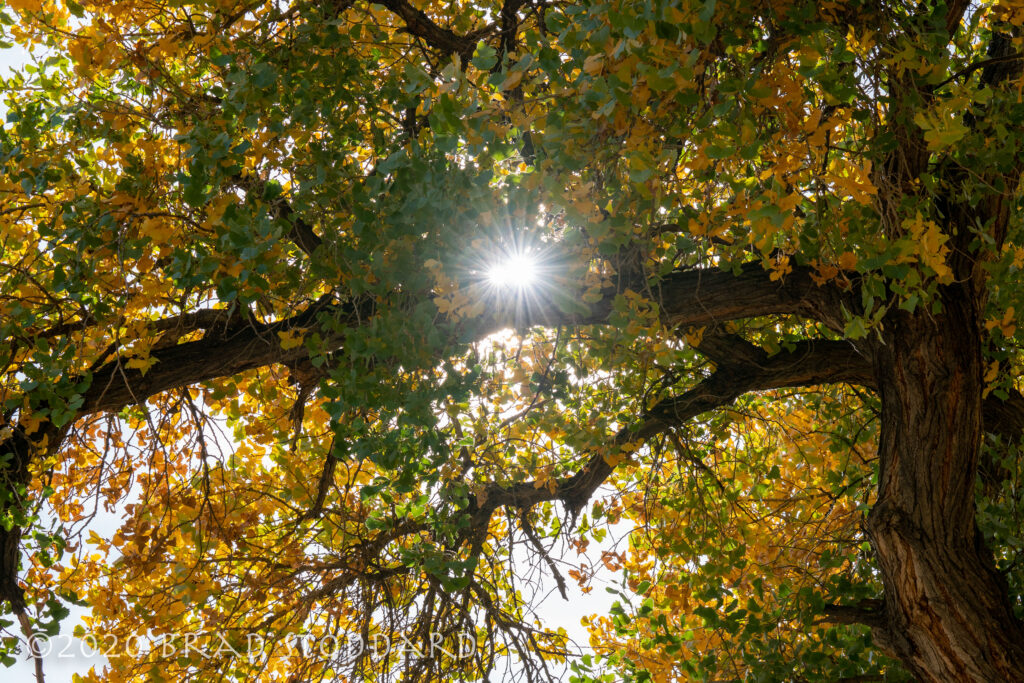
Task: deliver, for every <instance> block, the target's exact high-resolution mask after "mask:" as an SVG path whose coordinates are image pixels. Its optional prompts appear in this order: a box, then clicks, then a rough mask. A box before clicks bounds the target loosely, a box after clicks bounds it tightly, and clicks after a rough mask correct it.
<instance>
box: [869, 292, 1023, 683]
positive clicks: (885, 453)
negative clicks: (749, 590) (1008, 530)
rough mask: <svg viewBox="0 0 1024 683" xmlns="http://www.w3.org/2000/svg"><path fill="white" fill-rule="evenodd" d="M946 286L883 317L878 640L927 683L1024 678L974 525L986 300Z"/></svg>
mask: <svg viewBox="0 0 1024 683" xmlns="http://www.w3.org/2000/svg"><path fill="white" fill-rule="evenodd" d="M970 290H971V285H970V283H969V282H968V283H967V284H964V285H962V286H953V287H950V288H949V289H948V290H947V292H946V293H945V296H944V301H943V304H944V309H943V314H942V315H941V316H937V317H930V316H925V315H916V316H911V315H907V314H903V313H901V314H899V315H894V316H892V317H891V319H890V320H889V321H887V325H886V328H885V331H884V333H883V343H880V344H878V345H877V346H876V349H875V363H876V378H877V384H878V389H879V392H880V394H881V401H882V429H881V436H880V443H879V461H880V473H879V497H878V501H877V503H876V504H875V506H874V508H873V509H872V511H871V513H870V515H869V517H868V525H867V531H868V534H869V536H870V538H871V541H872V546H873V547H874V550H875V553H876V555H877V559H878V564H879V569H880V572H881V578H882V581H883V584H884V586H885V600H884V604H883V607H882V613H881V615H879V616H880V617H881V618H880V619H877V620H876V621H875V628H874V632H875V635H876V637H877V640H878V642H879V644H880V645H881V646H882V647H883V648H885V649H887V650H889V651H890V652H891V653H892V654H893V655H895V656H896V657H898V658H899V659H900V660H901V661H902V662H903V663H904V665H905V666H906V667H907V668H908V669H909V670H910V672H911V673H912V674H913V675H915V676H916V677H917V678H918V679H920V680H922V681H936V682H938V681H943V682H948V681H978V682H979V683H981V682H983V681H984V682H986V683H992V682H995V681H1024V628H1022V625H1021V624H1020V622H1018V621H1017V620H1016V619H1015V618H1014V615H1013V612H1012V608H1011V605H1010V602H1009V599H1008V595H1007V590H1006V585H1005V582H1004V581H1003V579H1002V577H1001V576H1000V575H999V573H998V572H997V571H996V569H995V566H994V563H993V561H992V557H991V555H990V553H989V552H988V550H987V549H986V548H985V546H984V543H983V541H982V539H981V536H980V533H979V531H978V529H977V527H976V524H975V514H974V491H975V478H976V473H977V467H978V458H979V453H980V447H981V438H982V391H983V388H984V386H983V381H982V376H983V373H982V349H981V342H980V340H981V339H982V335H981V329H980V322H979V321H980V316H979V312H978V309H979V304H978V301H979V299H980V297H978V296H976V295H975V294H974V293H973V292H972V291H970Z"/></svg>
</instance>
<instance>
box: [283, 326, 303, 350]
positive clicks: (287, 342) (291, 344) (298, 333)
mask: <svg viewBox="0 0 1024 683" xmlns="http://www.w3.org/2000/svg"><path fill="white" fill-rule="evenodd" d="M303 332H304V331H303V330H301V329H298V328H297V329H294V330H288V331H286V332H278V333H277V336H278V338H279V339H280V340H281V348H282V349H284V350H285V351H287V350H288V349H294V348H295V347H297V346H301V345H302V342H303V341H304V340H305V338H306V336H305V334H303Z"/></svg>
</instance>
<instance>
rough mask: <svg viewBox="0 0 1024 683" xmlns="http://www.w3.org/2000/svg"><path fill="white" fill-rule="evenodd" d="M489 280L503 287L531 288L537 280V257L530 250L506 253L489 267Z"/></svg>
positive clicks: (494, 284) (492, 283)
mask: <svg viewBox="0 0 1024 683" xmlns="http://www.w3.org/2000/svg"><path fill="white" fill-rule="evenodd" d="M486 272H487V281H488V282H490V283H491V285H493V286H494V287H498V288H502V289H529V288H531V287H533V286H534V285H535V284H536V282H537V258H536V257H535V256H534V255H532V254H530V253H529V252H525V251H524V252H519V253H514V254H505V255H504V257H503V258H501V259H500V260H498V261H495V262H494V263H492V264H491V265H490V266H489V267H488V268H487V271H486Z"/></svg>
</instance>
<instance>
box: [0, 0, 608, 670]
mask: <svg viewBox="0 0 1024 683" xmlns="http://www.w3.org/2000/svg"><path fill="white" fill-rule="evenodd" d="M0 1H2V0H0ZM28 59H29V55H28V53H27V52H26V51H25V50H23V49H21V48H18V47H14V48H9V49H0V78H4V77H7V76H9V75H10V74H11V72H12V69H16V68H18V67H20V66H22V65H24V64H25V63H26V62H27V61H28ZM0 89H2V88H0ZM3 99H4V93H2V92H0V125H2V123H3V121H4V118H5V117H6V111H7V110H6V107H5V106H4V105H3ZM535 270H536V264H535V263H533V262H532V261H531V260H530V259H529V258H528V257H527V256H525V255H523V254H515V255H513V257H512V258H510V259H509V260H508V261H507V262H503V263H499V264H494V265H493V266H492V267H491V268H490V271H489V272H488V273H487V275H488V279H489V280H490V281H491V282H492V284H493V285H495V286H497V287H498V288H500V289H512V290H522V289H525V288H528V287H529V286H530V285H531V284H532V282H533V280H534V279H535V277H536V273H535ZM101 517H102V519H98V520H95V521H94V523H93V524H92V525H91V527H92V528H93V529H95V530H96V531H97V533H100V534H101V535H111V534H113V532H114V531H115V530H116V528H117V527H118V526H119V523H120V520H119V515H116V514H106V515H101ZM626 531H627V529H625V528H621V529H619V530H618V533H612V534H609V538H608V539H607V540H606V542H605V543H602V544H594V545H597V546H598V548H597V551H596V552H594V546H593V545H592V547H591V552H589V553H588V556H589V557H590V558H591V559H592V560H593V559H596V558H597V557H599V556H600V551H601V550H602V549H605V548H608V549H610V548H612V547H613V546H614V545H615V543H614V541H613V538H614V539H615V540H618V539H621V538H622V536H623V535H624V534H625V532H626ZM624 545H625V544H624V543H622V544H620V545H619V546H618V549H622V548H623V547H624ZM554 559H555V560H556V561H557V560H558V559H563V560H565V561H566V562H568V563H569V566H566V565H565V564H561V563H559V564H560V565H561V569H562V572H563V574H565V575H566V580H567V582H568V595H569V602H566V601H564V600H562V598H561V596H560V595H559V594H558V591H557V589H556V587H555V583H554V580H553V579H552V578H551V577H550V576H549V575H548V574H549V571H548V570H547V568H543V569H542V571H540V572H538V574H539V575H540V576H538V577H537V578H540V577H541V576H542V577H543V579H542V580H541V582H540V585H539V586H538V587H537V588H538V589H539V593H540V594H541V595H544V596H546V597H545V598H543V599H542V600H541V601H539V602H540V607H539V609H538V616H539V617H540V618H541V619H542V620H543V622H544V625H545V626H548V627H550V628H556V629H557V628H558V627H562V628H565V629H566V631H568V633H569V635H570V637H572V638H573V639H574V640H575V641H576V643H577V645H581V646H584V647H585V648H586V646H587V632H586V629H584V628H583V627H582V626H581V625H580V619H581V618H582V617H583V616H585V615H589V614H595V613H597V614H603V613H607V611H608V608H609V607H610V606H611V604H612V602H614V600H615V597H614V596H612V595H610V594H609V593H608V592H606V591H605V590H604V588H605V587H606V586H608V585H614V584H615V583H616V582H617V580H618V579H619V578H620V577H619V575H608V573H607V572H600V573H599V574H598V576H597V577H596V578H595V580H594V582H593V584H592V585H593V591H592V592H591V593H590V594H589V595H584V594H583V593H582V592H581V591H580V590H579V588H578V587H577V586H576V583H575V581H573V580H572V579H570V578H568V575H567V571H568V569H569V568H570V567H571V566H572V565H573V564H575V563H577V562H579V561H580V560H585V558H582V557H576V556H575V553H574V552H570V553H568V556H567V557H564V558H558V557H557V556H556V557H555V558H554ZM522 569H526V567H522ZM609 579H610V581H607V580H609ZM606 581H607V582H606ZM82 614H83V611H82V610H78V609H76V610H74V611H73V612H72V616H71V617H70V618H69V619H68V620H67V621H65V622H64V629H62V633H61V636H60V637H59V638H57V639H56V640H55V641H54V648H55V651H53V652H50V653H49V655H48V656H47V657H46V658H45V663H44V670H45V673H46V680H47V681H48V683H70V682H71V680H72V676H73V674H75V673H85V671H87V670H88V669H89V667H90V666H92V665H94V664H95V665H99V666H102V658H99V657H85V658H83V657H82V655H81V652H82V645H83V644H82V643H80V642H79V641H73V640H71V639H70V632H71V630H72V628H73V627H74V625H75V624H76V623H78V617H80V616H81V615H82ZM61 649H63V650H64V652H63V653H61V652H60V650H61ZM0 678H2V679H4V680H24V681H31V680H33V679H34V670H33V667H32V664H31V662H30V661H29V660H28V659H27V658H26V657H25V656H24V655H22V657H20V658H19V661H18V663H17V664H16V665H15V666H14V667H12V668H10V669H3V668H2V667H0Z"/></svg>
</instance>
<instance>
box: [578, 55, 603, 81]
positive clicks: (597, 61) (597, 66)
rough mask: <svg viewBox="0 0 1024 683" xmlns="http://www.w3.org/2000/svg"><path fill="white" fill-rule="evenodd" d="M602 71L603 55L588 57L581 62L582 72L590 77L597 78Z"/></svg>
mask: <svg viewBox="0 0 1024 683" xmlns="http://www.w3.org/2000/svg"><path fill="white" fill-rule="evenodd" d="M603 69H604V55H590V56H589V57H587V58H586V59H585V60H583V70H584V71H585V72H587V74H589V75H591V76H597V75H598V74H600V73H601V71H602V70H603Z"/></svg>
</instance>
